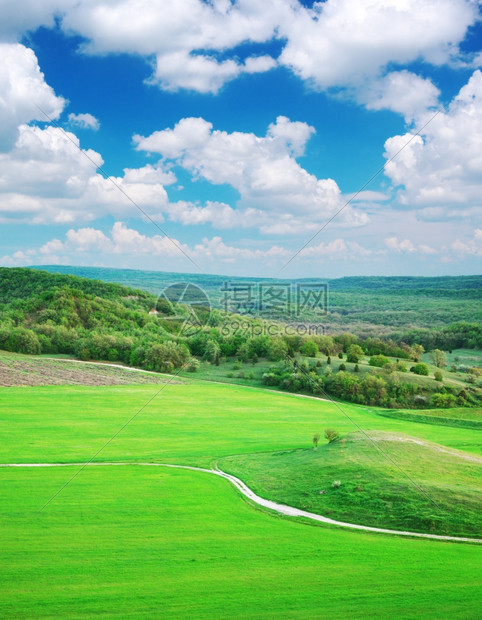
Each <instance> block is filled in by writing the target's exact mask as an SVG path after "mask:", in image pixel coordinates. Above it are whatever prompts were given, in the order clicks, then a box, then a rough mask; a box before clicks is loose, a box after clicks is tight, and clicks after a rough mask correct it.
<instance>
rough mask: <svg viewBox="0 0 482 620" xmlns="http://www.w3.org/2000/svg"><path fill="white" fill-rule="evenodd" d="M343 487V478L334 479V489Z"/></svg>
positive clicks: (332, 484)
mask: <svg viewBox="0 0 482 620" xmlns="http://www.w3.org/2000/svg"><path fill="white" fill-rule="evenodd" d="M340 487H341V480H333V482H332V483H331V488H332V489H339V488H340Z"/></svg>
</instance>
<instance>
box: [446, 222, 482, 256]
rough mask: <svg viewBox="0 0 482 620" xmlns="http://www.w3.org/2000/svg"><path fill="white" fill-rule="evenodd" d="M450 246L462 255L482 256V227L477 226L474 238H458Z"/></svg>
mask: <svg viewBox="0 0 482 620" xmlns="http://www.w3.org/2000/svg"><path fill="white" fill-rule="evenodd" d="M450 248H451V249H452V250H453V251H454V252H455V253H456V254H457V255H458V256H459V257H460V256H482V229H481V228H477V229H476V230H475V231H474V236H473V238H472V239H469V240H466V241H461V240H460V239H456V240H455V241H454V242H453V243H452V244H451V246H450Z"/></svg>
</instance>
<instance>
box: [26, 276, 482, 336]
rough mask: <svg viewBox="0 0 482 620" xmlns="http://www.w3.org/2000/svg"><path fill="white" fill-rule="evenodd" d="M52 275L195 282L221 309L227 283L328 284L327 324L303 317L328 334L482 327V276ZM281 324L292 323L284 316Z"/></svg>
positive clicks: (145, 284) (149, 283)
mask: <svg viewBox="0 0 482 620" xmlns="http://www.w3.org/2000/svg"><path fill="white" fill-rule="evenodd" d="M35 269H42V270H45V271H49V272H52V273H58V274H73V275H76V276H80V277H82V278H89V279H97V280H103V281H104V282H111V283H118V284H122V285H124V286H128V287H134V288H136V289H142V290H144V291H149V292H151V293H152V294H154V295H156V296H157V295H158V294H159V293H160V292H161V291H162V290H163V289H164V288H165V287H166V286H169V285H170V284H173V283H175V282H179V281H185V282H192V283H194V284H196V285H197V286H199V287H201V288H202V289H204V290H205V291H206V293H207V294H208V296H209V298H210V301H211V304H212V305H213V306H214V307H221V304H222V289H223V285H224V283H226V282H227V283H241V284H242V283H252V284H254V285H256V284H258V283H263V284H265V285H266V284H267V283H271V282H274V283H280V282H285V283H295V282H300V283H304V284H306V283H308V282H309V283H313V284H315V285H316V284H320V283H326V282H328V289H329V307H328V309H329V312H328V314H326V315H325V316H323V317H322V318H321V319H320V317H315V316H313V315H312V314H310V313H309V312H305V313H304V314H303V315H302V316H300V317H297V318H299V319H300V320H304V321H306V322H310V321H314V320H315V321H317V322H319V321H320V320H321V321H322V322H323V323H325V324H326V325H327V329H328V330H330V329H331V330H339V329H350V330H352V331H356V332H357V333H360V334H361V333H363V334H365V335H368V334H370V333H380V334H382V333H384V334H389V333H390V332H392V331H393V330H396V331H399V330H401V329H403V330H405V329H407V328H418V327H426V328H432V327H444V326H446V325H449V324H451V323H455V322H460V321H468V322H478V323H480V322H482V310H481V308H482V304H480V301H481V300H482V276H442V277H417V276H411V277H408V276H391V277H381V276H363V277H345V278H337V279H332V280H326V279H321V278H319V279H317V278H309V279H301V280H297V281H295V280H275V279H270V278H241V277H229V276H222V275H209V274H189V273H172V272H162V271H141V270H134V269H110V268H103V267H67V266H57V265H49V266H42V267H35ZM276 318H280V319H286V318H288V317H287V316H283V315H282V314H281V315H278V316H277V317H276Z"/></svg>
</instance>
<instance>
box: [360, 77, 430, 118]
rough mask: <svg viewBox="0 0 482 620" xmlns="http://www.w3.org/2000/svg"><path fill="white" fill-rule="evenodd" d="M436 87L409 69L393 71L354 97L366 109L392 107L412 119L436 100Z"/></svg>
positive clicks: (374, 81)
mask: <svg viewBox="0 0 482 620" xmlns="http://www.w3.org/2000/svg"><path fill="white" fill-rule="evenodd" d="M439 95H440V91H439V89H438V88H437V87H436V86H434V84H433V83H432V82H431V80H429V79H424V78H422V77H420V76H418V75H415V74H414V73H411V72H409V71H393V72H391V73H389V74H388V75H386V76H384V77H383V78H380V79H379V80H373V81H371V82H369V83H368V86H367V87H366V88H361V89H360V92H359V95H358V99H359V100H360V101H361V102H362V103H364V104H365V105H366V107H367V108H368V109H369V110H382V109H387V110H393V111H394V112H399V113H400V114H402V115H403V116H404V117H405V119H406V120H407V121H408V122H411V121H413V120H414V119H416V118H417V117H418V116H420V114H421V113H423V112H426V110H427V109H429V108H433V107H434V106H436V105H437V103H438V97H439Z"/></svg>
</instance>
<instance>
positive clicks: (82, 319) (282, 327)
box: [0, 268, 482, 406]
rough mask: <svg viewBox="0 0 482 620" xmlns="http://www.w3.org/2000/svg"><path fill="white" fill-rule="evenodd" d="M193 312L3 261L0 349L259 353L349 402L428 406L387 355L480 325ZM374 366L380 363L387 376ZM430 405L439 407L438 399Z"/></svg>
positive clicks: (86, 356)
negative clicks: (365, 323)
mask: <svg viewBox="0 0 482 620" xmlns="http://www.w3.org/2000/svg"><path fill="white" fill-rule="evenodd" d="M190 311H191V309H190V308H189V307H188V306H183V305H182V304H181V305H179V304H176V303H168V302H167V301H166V300H165V299H164V298H161V299H158V298H156V297H155V296H154V295H152V294H151V293H149V292H147V291H142V290H139V289H132V288H128V287H125V286H122V285H119V284H114V283H105V282H101V281H96V280H91V279H87V278H79V277H76V276H71V275H62V274H51V273H48V272H41V271H37V270H31V269H23V268H18V269H13V268H10V269H9V268H0V349H3V350H6V351H12V352H17V353H27V354H33V355H39V354H50V355H54V354H55V355H57V354H67V355H72V356H75V357H77V358H79V359H82V360H107V361H112V362H122V363H124V364H127V365H131V366H136V367H141V368H146V369H149V370H154V371H158V372H173V371H176V369H181V368H187V369H189V370H191V371H192V372H195V371H196V370H197V369H198V367H199V364H200V360H205V361H207V362H209V363H212V364H216V365H219V364H220V363H223V361H224V360H228V359H230V358H233V359H239V360H240V361H241V362H243V363H252V364H256V363H257V362H258V361H259V360H260V359H265V360H268V361H271V362H273V364H274V365H273V367H272V368H270V369H268V372H267V373H265V374H266V376H265V377H264V379H263V380H264V383H265V384H266V385H278V386H279V387H281V388H283V389H288V390H291V391H305V392H310V393H314V394H316V393H323V392H327V393H331V394H333V395H335V396H338V397H340V398H343V399H345V400H351V401H353V402H360V403H368V404H378V405H383V406H401V405H407V404H411V405H414V404H416V403H417V400H416V398H417V396H419V397H422V400H421V401H420V402H419V404H420V405H422V404H427V402H428V401H427V394H425V392H426V389H425V388H424V387H423V384H418V383H414V382H413V381H402V382H400V378H399V377H400V373H402V372H406V370H407V368H405V367H404V366H403V369H402V366H398V367H397V366H396V365H395V366H394V367H393V368H392V369H391V372H393V371H394V372H395V373H396V374H395V375H393V376H391V377H390V372H389V370H390V367H389V366H390V364H392V366H393V363H392V361H391V360H389V359H388V357H390V358H396V359H397V360H398V363H399V364H402V365H404V364H405V361H406V362H407V363H408V365H409V366H410V364H412V362H415V366H416V364H417V363H419V362H420V359H421V355H422V353H423V352H424V351H427V350H433V349H437V350H442V351H451V350H453V349H458V348H468V349H470V348H472V349H475V348H482V329H481V327H480V325H478V324H475V323H467V322H459V323H454V324H452V325H449V326H446V327H443V328H439V329H428V328H416V329H410V330H406V331H405V332H404V331H400V332H397V333H393V334H392V336H391V337H372V336H370V337H364V336H360V335H357V334H356V333H350V332H346V331H340V332H339V333H330V334H326V333H321V334H320V333H315V334H310V333H309V331H307V330H300V325H299V324H296V325H294V326H291V327H290V328H289V329H288V326H287V325H286V324H285V323H282V322H275V321H271V322H269V321H266V320H263V319H261V318H259V317H246V316H243V317H240V316H237V315H231V314H226V313H224V312H222V311H221V310H219V309H213V310H210V309H209V308H207V307H206V308H204V307H198V308H197V320H198V321H199V324H198V325H197V326H196V330H195V332H193V333H186V331H185V330H184V327H185V324H186V320H187V319H188V318H189V317H190ZM240 325H242V326H243V328H242V329H240ZM268 328H269V329H268ZM274 328H276V329H274ZM321 356H326V358H327V359H328V358H331V357H333V358H341V359H342V360H343V359H345V360H346V361H347V362H353V361H355V363H356V361H357V360H356V359H355V358H356V357H357V356H358V358H360V357H361V356H370V359H371V358H376V357H377V356H380V357H381V358H382V361H383V363H382V364H378V365H377V364H373V372H374V373H376V374H373V373H372V374H371V375H370V376H365V375H363V376H361V375H360V376H357V375H355V374H353V373H352V374H351V375H348V374H343V373H344V371H345V370H346V369H345V368H343V365H341V364H340V365H339V367H338V368H337V371H338V372H337V373H335V374H333V373H332V372H331V368H330V369H329V370H330V372H327V369H326V368H325V369H324V370H323V372H322V371H321V367H322V365H321V363H317V362H316V363H315V358H319V357H321ZM310 358H312V359H313V361H312V362H310V361H309V360H310ZM319 361H320V360H319V359H318V362H319ZM415 366H414V368H415ZM383 367H385V368H383ZM377 368H383V376H382V375H381V374H380V373H381V372H382V371H381V370H376V369H377ZM377 373H378V374H377ZM416 374H417V373H416ZM395 379H396V380H395ZM474 390H475V388H474ZM430 391H431V392H433V389H432V388H431V390H430ZM437 391H438V392H437V393H441V394H446V393H450V394H451V397H450V398H445V400H444V399H443V398H442V400H441V401H440V402H441V403H442V404H441V405H440V406H445V405H446V404H447V403H450V404H462V405H464V404H474V402H475V401H474V399H473V398H472V396H471V395H470V391H471V390H470V388H469V392H467V389H465V388H464V390H463V391H461V390H459V391H458V392H457V391H453V390H452V391H451V390H450V388H449V386H448V385H445V386H442V385H441V386H438V387H437ZM452 392H453V393H452ZM459 392H460V393H459ZM428 396H429V398H432V397H431V395H430V394H429V395H428ZM431 404H433V405H434V406H438V405H437V399H435V401H434V402H432V403H431Z"/></svg>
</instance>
